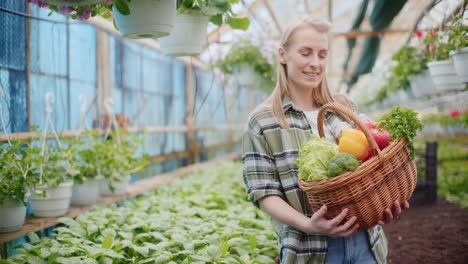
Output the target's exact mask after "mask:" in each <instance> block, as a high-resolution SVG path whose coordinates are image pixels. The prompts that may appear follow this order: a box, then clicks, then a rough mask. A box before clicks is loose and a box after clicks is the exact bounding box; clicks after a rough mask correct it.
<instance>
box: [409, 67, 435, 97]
mask: <svg viewBox="0 0 468 264" xmlns="http://www.w3.org/2000/svg"><path fill="white" fill-rule="evenodd" d="M409 79H410V86H411V91H412V92H413V95H414V96H415V97H416V98H421V97H424V96H425V95H428V94H431V93H435V92H437V90H436V88H435V85H434V82H433V81H432V78H431V75H430V73H429V71H428V70H425V71H423V72H421V73H419V74H416V75H413V76H411V77H410V78H409Z"/></svg>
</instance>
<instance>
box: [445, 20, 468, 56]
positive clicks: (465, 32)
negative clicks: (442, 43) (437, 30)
mask: <svg viewBox="0 0 468 264" xmlns="http://www.w3.org/2000/svg"><path fill="white" fill-rule="evenodd" d="M462 18H463V15H459V16H457V17H456V18H455V19H454V20H453V21H452V23H451V24H450V26H449V27H448V28H447V32H448V36H449V40H448V42H449V45H450V47H451V48H452V50H458V49H461V48H465V47H468V27H467V26H464V25H463V24H462Z"/></svg>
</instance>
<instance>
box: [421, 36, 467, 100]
mask: <svg viewBox="0 0 468 264" xmlns="http://www.w3.org/2000/svg"><path fill="white" fill-rule="evenodd" d="M424 43H425V45H426V48H425V49H426V55H427V56H428V60H429V62H428V63H427V67H428V68H429V72H430V74H431V77H432V80H433V82H434V84H435V86H436V88H437V90H438V91H439V92H442V91H450V90H461V89H463V87H464V85H463V84H462V83H461V81H460V79H459V78H458V75H457V74H456V72H455V68H454V66H453V63H452V61H451V60H450V56H449V52H450V51H451V50H452V46H451V42H449V36H448V34H447V32H444V31H440V32H436V31H431V32H429V33H428V34H426V37H425V38H424Z"/></svg>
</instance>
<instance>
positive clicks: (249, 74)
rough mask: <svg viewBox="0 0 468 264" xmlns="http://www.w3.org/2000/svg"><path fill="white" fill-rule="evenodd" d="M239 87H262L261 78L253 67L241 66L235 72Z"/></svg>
mask: <svg viewBox="0 0 468 264" xmlns="http://www.w3.org/2000/svg"><path fill="white" fill-rule="evenodd" d="M235 74H236V80H237V83H238V84H239V86H246V87H254V86H259V85H260V77H259V75H258V73H257V72H255V69H254V67H253V66H252V65H249V64H241V65H239V66H238V67H237V70H236V71H235Z"/></svg>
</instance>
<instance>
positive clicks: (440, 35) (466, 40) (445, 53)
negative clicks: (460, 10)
mask: <svg viewBox="0 0 468 264" xmlns="http://www.w3.org/2000/svg"><path fill="white" fill-rule="evenodd" d="M462 18H463V14H460V15H458V16H457V17H456V18H455V19H453V20H452V22H451V23H450V24H448V25H445V26H444V28H443V30H442V31H439V32H436V31H431V32H428V33H427V34H426V36H425V38H424V44H425V45H426V46H425V50H426V56H427V57H428V59H429V60H436V61H444V60H448V59H449V58H450V51H452V50H458V49H460V48H464V47H468V27H466V26H464V25H463V24H462Z"/></svg>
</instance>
